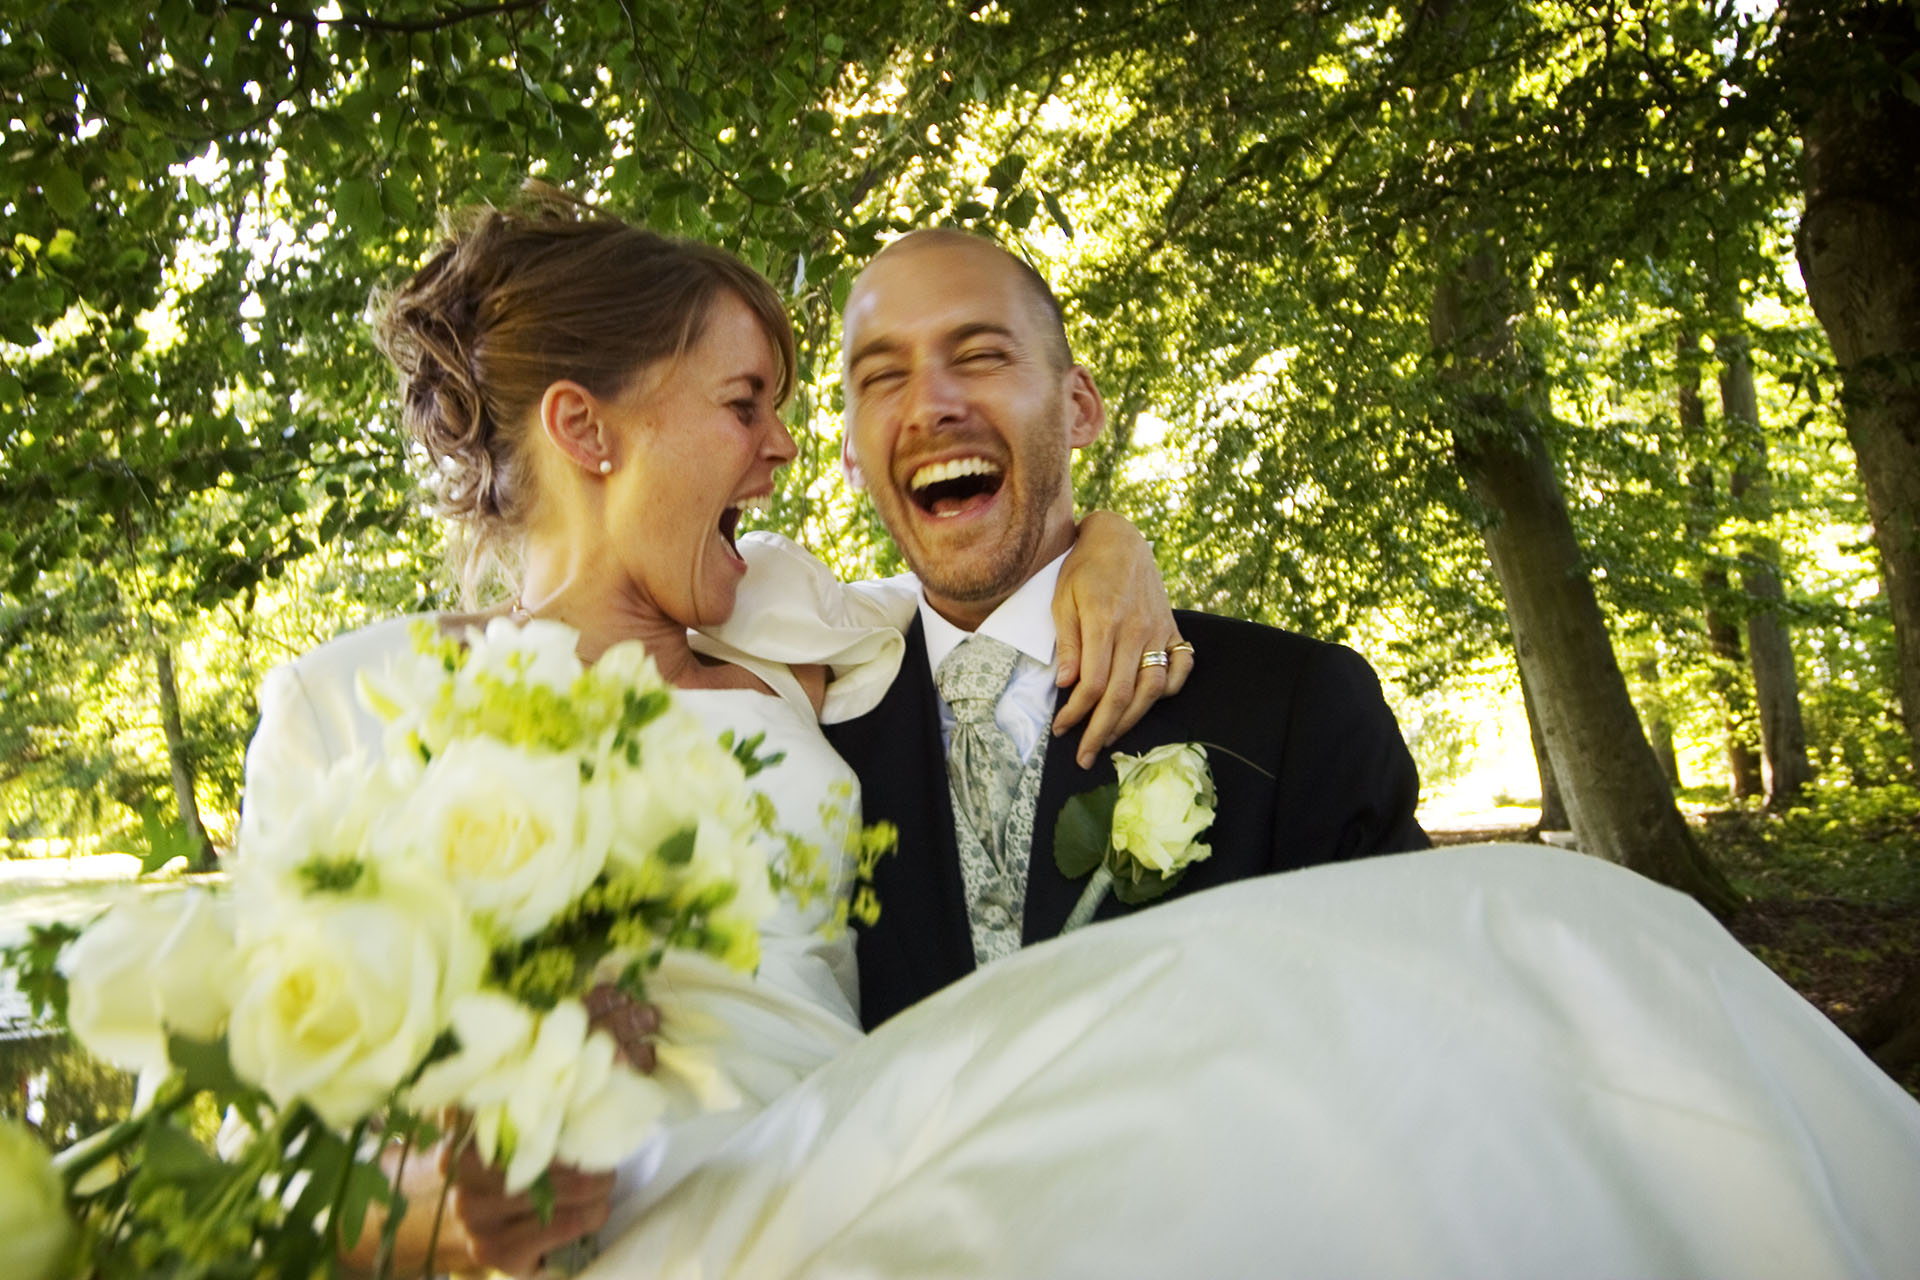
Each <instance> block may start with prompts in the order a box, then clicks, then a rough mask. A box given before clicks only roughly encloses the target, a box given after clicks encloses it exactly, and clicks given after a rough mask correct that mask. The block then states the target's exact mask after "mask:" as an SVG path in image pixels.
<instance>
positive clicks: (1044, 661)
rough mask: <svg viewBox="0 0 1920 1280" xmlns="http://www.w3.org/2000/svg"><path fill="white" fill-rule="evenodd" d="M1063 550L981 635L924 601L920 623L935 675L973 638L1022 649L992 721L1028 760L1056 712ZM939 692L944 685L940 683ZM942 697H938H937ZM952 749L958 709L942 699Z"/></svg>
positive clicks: (943, 739) (943, 726) (946, 740)
mask: <svg viewBox="0 0 1920 1280" xmlns="http://www.w3.org/2000/svg"><path fill="white" fill-rule="evenodd" d="M1066 558H1067V553H1066V552H1064V551H1063V552H1061V553H1060V555H1059V556H1057V557H1056V558H1055V559H1053V560H1051V561H1049V562H1048V563H1047V564H1046V565H1045V566H1043V567H1042V568H1041V569H1040V571H1039V572H1038V573H1036V574H1034V575H1033V576H1032V577H1031V578H1028V579H1027V580H1026V581H1025V582H1024V583H1022V584H1021V586H1020V589H1019V590H1018V591H1015V592H1014V593H1013V594H1012V595H1011V596H1008V597H1007V598H1006V599H1005V600H1004V601H1002V602H1001V604H1000V607H999V608H998V609H995V610H994V611H993V612H992V613H990V614H988V615H987V620H986V621H985V622H982V623H981V624H980V626H979V629H978V630H976V631H962V630H961V629H960V628H959V627H956V626H954V625H953V624H952V623H951V622H948V621H947V620H946V619H945V618H943V617H941V616H940V613H939V611H938V610H936V609H935V608H934V607H933V606H932V605H930V604H928V603H927V599H926V596H925V595H924V594H922V595H921V597H920V622H921V626H922V629H923V631H924V632H925V635H926V639H927V664H928V670H929V671H930V672H934V673H937V672H938V671H939V670H940V662H941V660H942V659H944V658H945V657H946V656H947V655H948V654H949V653H952V652H953V651H954V650H955V649H957V648H958V647H959V646H960V642H961V641H962V640H965V639H966V638H967V637H968V636H970V635H982V636H992V637H993V638H994V639H995V640H998V641H1000V642H1002V643H1003V644H1009V645H1012V646H1013V647H1014V648H1015V649H1018V650H1019V651H1020V659H1019V661H1018V662H1016V663H1015V664H1014V667H1013V675H1012V677H1011V678H1009V679H1008V681H1007V688H1006V692H1004V693H1002V694H1001V695H1000V701H999V702H998V703H997V704H996V705H995V706H994V709H993V719H994V723H995V724H998V725H999V726H1000V728H1001V729H1002V731H1004V732H1005V733H1006V735H1007V736H1008V737H1009V738H1011V739H1012V740H1013V746H1014V749H1015V750H1016V751H1018V752H1019V753H1020V759H1021V760H1022V761H1025V760H1026V759H1028V758H1029V757H1030V756H1032V755H1033V750H1034V748H1035V747H1037V746H1039V745H1040V743H1041V740H1042V739H1043V738H1045V736H1046V732H1047V726H1048V725H1049V724H1051V723H1052V721H1053V708H1054V703H1055V701H1056V699H1057V695H1058V693H1059V689H1058V688H1057V687H1056V686H1055V684H1054V672H1055V667H1054V661H1053V658H1054V644H1055V642H1056V641H1057V640H1058V638H1059V635H1058V632H1057V631H1056V630H1055V629H1054V625H1053V589H1054V585H1055V584H1056V583H1057V582H1058V581H1059V579H1060V565H1061V562H1062V561H1064V560H1065V559H1066ZM934 687H935V689H938V688H939V682H938V681H935V684H934ZM935 696H936V697H938V694H936V695H935ZM952 745H953V710H952V708H950V707H948V706H947V702H946V699H945V698H941V699H940V749H941V750H942V751H945V750H947V749H948V748H949V747H951V746H952Z"/></svg>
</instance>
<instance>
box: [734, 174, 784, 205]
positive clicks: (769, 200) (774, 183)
mask: <svg viewBox="0 0 1920 1280" xmlns="http://www.w3.org/2000/svg"><path fill="white" fill-rule="evenodd" d="M740 189H741V190H742V191H744V192H746V193H747V195H748V196H750V197H752V198H753V199H755V200H757V201H759V202H760V203H761V204H781V203H783V202H784V201H785V200H786V198H787V180H786V179H785V178H783V177H781V176H780V175H779V174H777V173H775V172H773V171H772V170H771V169H762V170H761V171H760V172H758V173H750V174H748V175H746V176H745V177H744V178H742V179H741V180H740Z"/></svg>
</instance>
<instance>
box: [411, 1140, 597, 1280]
mask: <svg viewBox="0 0 1920 1280" xmlns="http://www.w3.org/2000/svg"><path fill="white" fill-rule="evenodd" d="M441 1163H442V1165H443V1166H444V1165H446V1164H448V1163H451V1165H452V1167H451V1168H450V1169H443V1171H442V1173H443V1176H446V1177H448V1178H449V1179H450V1181H451V1182H452V1190H451V1191H450V1192H449V1194H448V1202H447V1209H448V1213H449V1216H450V1217H451V1218H452V1219H453V1221H455V1222H457V1223H458V1224H459V1226H460V1229H461V1232H462V1233H463V1234H464V1235H465V1237H466V1253H467V1255H468V1258H467V1260H468V1261H470V1262H471V1264H472V1267H474V1268H485V1269H490V1270H493V1271H501V1272H505V1273H506V1274H507V1275H510V1276H530V1275H532V1274H534V1273H535V1272H536V1271H538V1270H539V1269H540V1260H541V1258H543V1257H544V1256H545V1255H547V1254H548V1253H550V1252H552V1251H553V1250H555V1249H558V1248H560V1247H561V1246H563V1245H569V1244H572V1243H573V1242H574V1241H575V1240H578V1239H580V1238H581V1237H582V1236H586V1235H591V1234H592V1233H593V1232H596V1231H598V1230H599V1229H600V1228H601V1227H604V1226H605V1225H606V1224H607V1216H608V1214H609V1213H610V1212H611V1211H612V1208H613V1182H614V1176H613V1174H611V1173H583V1172H581V1171H580V1170H578V1169H575V1168H573V1167H572V1166H570V1165H564V1164H552V1165H548V1166H547V1172H546V1178H547V1186H548V1188H549V1189H550V1191H551V1192H552V1200H551V1202H550V1204H546V1205H543V1204H538V1203H536V1202H535V1200H534V1198H533V1196H532V1195H531V1194H529V1193H528V1192H525V1191H522V1192H520V1193H518V1194H517V1195H509V1194H507V1191H506V1175H505V1174H503V1173H501V1172H500V1170H498V1169H496V1168H494V1167H493V1166H492V1165H490V1164H488V1163H487V1162H486V1161H485V1160H484V1159H482V1158H481V1155H480V1153H479V1151H478V1150H476V1149H475V1148H474V1146H473V1144H472V1143H464V1144H462V1145H461V1147H460V1154H459V1156H458V1157H457V1158H456V1159H453V1160H452V1161H451V1162H449V1160H448V1158H447V1156H446V1154H445V1150H444V1149H443V1151H442V1157H441ZM549 1209H550V1210H551V1212H548V1210H549ZM403 1221H404V1219H403ZM442 1265H444V1262H443V1263H442Z"/></svg>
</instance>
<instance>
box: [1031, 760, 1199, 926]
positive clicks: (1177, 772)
mask: <svg viewBox="0 0 1920 1280" xmlns="http://www.w3.org/2000/svg"><path fill="white" fill-rule="evenodd" d="M1113 763H1114V769H1115V771H1116V772H1117V773H1118V775H1119V777H1118V780H1117V781H1115V782H1112V783H1109V784H1108V785H1106V786H1104V787H1096V788H1094V789H1093V790H1092V791H1088V792H1085V793H1084V794H1081V795H1077V796H1075V797H1074V798H1073V799H1071V800H1069V801H1068V802H1067V803H1066V805H1065V807H1064V808H1062V809H1061V811H1060V819H1059V822H1058V823H1057V825H1056V826H1055V827H1054V839H1053V858H1054V862H1055V864H1056V865H1057V866H1058V867H1059V868H1060V870H1061V873H1062V874H1064V875H1066V876H1067V877H1069V878H1071V879H1078V878H1079V877H1081V876H1087V877H1088V880H1087V887H1086V889H1085V891H1084V892H1082V893H1081V895H1080V901H1079V902H1078V903H1077V904H1076V905H1075V906H1074V909H1073V914H1071V915H1070V916H1068V917H1067V923H1066V926H1065V928H1066V929H1067V930H1072V929H1077V928H1079V927H1080V926H1081V925H1083V924H1085V923H1087V921H1089V920H1091V919H1092V918H1093V913H1094V911H1095V910H1096V909H1098V907H1099V906H1100V902H1101V900H1102V899H1103V898H1105V897H1106V895H1107V891H1108V890H1109V889H1111V890H1112V891H1113V893H1114V896H1116V897H1118V898H1119V899H1120V900H1121V901H1122V902H1127V903H1141V902H1151V901H1152V900H1153V899H1155V898H1157V897H1159V896H1160V895H1161V894H1163V893H1165V892H1167V890H1169V889H1171V888H1173V886H1174V885H1175V884H1177V883H1179V880H1180V877H1181V876H1182V875H1183V874H1184V873H1185V872H1186V869H1187V868H1188V867H1189V866H1191V865H1192V864H1194V863H1196V862H1200V861H1202V860H1204V859H1205V858H1206V857H1207V856H1208V855H1209V854H1211V853H1212V852H1213V850H1212V848H1211V847H1210V846H1208V845H1207V844H1205V843H1204V842H1203V841H1202V840H1201V839H1200V837H1201V836H1203V835H1204V834H1206V831H1207V829H1208V828H1209V827H1211V826H1212V825H1213V814H1214V790H1213V773H1212V771H1211V770H1210V769H1209V768H1208V767H1207V751H1206V748H1205V747H1204V746H1202V745H1200V744H1199V743H1197V742H1171V743H1167V744H1166V745H1164V746H1159V747H1155V748H1153V749H1152V750H1151V751H1148V752H1146V753H1145V754H1144V755H1137V756H1131V755H1127V754H1126V753H1125V752H1121V751H1116V752H1114V753H1113Z"/></svg>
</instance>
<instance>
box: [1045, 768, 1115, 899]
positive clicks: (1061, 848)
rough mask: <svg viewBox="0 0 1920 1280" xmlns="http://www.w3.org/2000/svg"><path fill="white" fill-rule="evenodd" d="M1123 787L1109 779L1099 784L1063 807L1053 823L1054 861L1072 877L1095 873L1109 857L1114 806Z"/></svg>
mask: <svg viewBox="0 0 1920 1280" xmlns="http://www.w3.org/2000/svg"><path fill="white" fill-rule="evenodd" d="M1119 797H1120V787H1119V784H1117V783H1112V782H1109V783H1108V784H1107V785H1106V786H1104V787H1095V788H1094V789H1093V790H1091V791H1083V792H1081V793H1080V794H1079V795H1077V796H1075V797H1073V798H1072V799H1071V800H1069V801H1067V802H1066V803H1065V804H1064V805H1062V806H1060V817H1059V819H1058V820H1057V821H1055V822H1054V824H1053V864H1054V865H1055V866H1057V867H1059V868H1060V874H1061V875H1063V876H1065V877H1066V878H1067V879H1069V880H1078V879H1079V878H1080V877H1081V876H1084V875H1091V874H1092V873H1093V869H1094V868H1095V867H1097V866H1099V865H1100V860H1101V859H1102V858H1104V857H1106V854H1107V842H1108V840H1109V839H1110V838H1111V836H1112V833H1113V806H1114V802H1115V801H1116V800H1118V799H1119Z"/></svg>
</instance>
